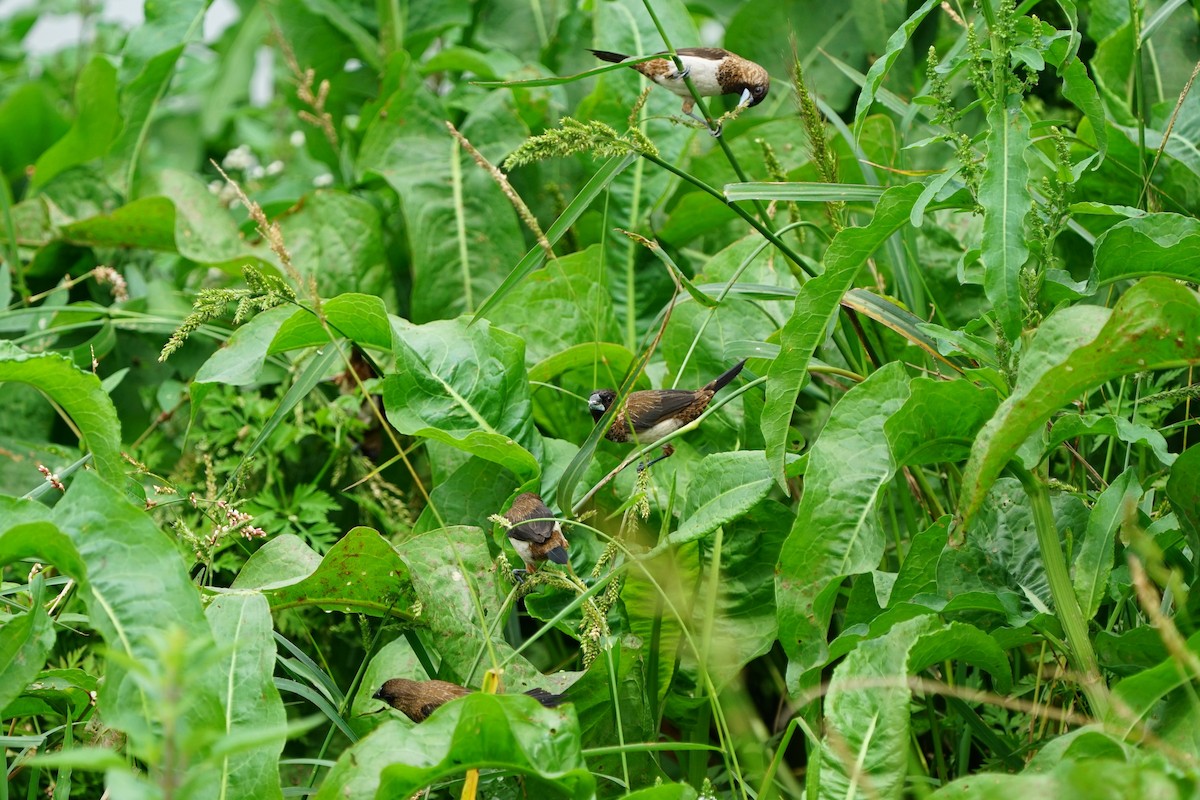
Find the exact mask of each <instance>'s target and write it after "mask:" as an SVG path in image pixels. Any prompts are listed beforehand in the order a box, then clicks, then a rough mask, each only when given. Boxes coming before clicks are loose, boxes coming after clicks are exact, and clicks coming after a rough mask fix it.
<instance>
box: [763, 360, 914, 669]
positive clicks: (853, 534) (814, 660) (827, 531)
mask: <svg viewBox="0 0 1200 800" xmlns="http://www.w3.org/2000/svg"><path fill="white" fill-rule="evenodd" d="M908 392H909V390H908V378H907V377H906V376H905V374H904V369H903V367H902V366H901V365H900V364H899V363H897V362H893V363H891V364H888V365H887V366H885V367H883V368H882V369H880V370H878V371H877V372H875V373H873V374H872V375H871V376H870V377H869V378H867V380H865V381H864V382H862V383H861V384H859V385H858V386H856V387H854V388H853V389H851V390H850V391H849V392H847V393H846V395H845V396H844V397H843V398H842V399H841V400H840V401H839V402H838V404H837V405H836V406H835V407H834V409H833V413H832V415H831V416H830V418H829V422H828V423H827V424H826V425H825V429H824V430H823V431H821V435H820V437H819V438H818V439H817V441H816V443H815V444H814V445H813V446H812V448H811V450H810V451H809V460H808V469H807V471H806V472H805V474H804V496H803V497H802V498H801V500H800V508H799V509H798V510H797V511H796V521H795V523H794V524H793V525H792V530H791V533H790V534H788V538H787V540H786V541H785V542H784V544H783V549H782V552H781V553H780V555H779V566H778V569H777V571H776V577H775V602H776V604H777V606H778V608H779V641H780V642H781V643H782V644H783V648H784V651H785V652H786V653H787V655H788V660H789V665H788V684H789V686H791V687H792V688H793V689H795V688H797V687H798V686H799V683H800V680H801V677H802V676H803V675H804V674H805V673H807V672H808V671H809V670H811V669H814V668H816V667H819V666H821V665H822V664H824V663H825V659H826V656H827V653H828V647H827V645H826V641H825V637H826V631H827V629H828V626H829V620H830V615H831V614H832V611H833V600H834V597H835V594H836V590H837V587H838V585H839V583H840V582H841V579H842V578H844V577H845V576H847V575H856V574H860V573H863V572H867V571H868V570H872V569H874V568H875V567H876V566H878V564H879V560H880V558H881V557H882V556H883V550H884V545H885V538H884V534H883V530H882V528H881V526H880V525H879V522H878V520H877V519H876V517H875V503H876V502H877V500H878V499H879V495H880V493H881V492H882V491H883V489H884V487H885V486H886V485H887V484H888V482H889V481H890V480H891V479H892V475H893V473H894V472H895V468H896V467H895V463H894V462H893V461H892V456H891V453H890V452H889V450H888V446H887V439H886V438H885V436H884V423H885V422H886V421H887V419H888V417H890V416H891V415H892V414H894V413H895V412H896V411H897V410H898V409H899V408H900V407H901V406H902V405H903V404H904V401H905V400H906V399H907V398H908Z"/></svg>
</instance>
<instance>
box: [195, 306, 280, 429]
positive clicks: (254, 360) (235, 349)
mask: <svg viewBox="0 0 1200 800" xmlns="http://www.w3.org/2000/svg"><path fill="white" fill-rule="evenodd" d="M296 313H297V312H296V311H295V309H293V308H291V307H290V306H279V307H276V308H269V309H267V310H266V311H263V312H262V313H260V314H255V315H254V317H253V318H252V319H251V320H250V321H249V322H247V323H246V324H245V325H241V326H239V327H238V328H237V329H236V330H234V332H233V333H232V334H230V336H229V340H228V341H226V342H225V346H224V347H222V348H220V349H219V350H217V351H216V352H215V353H213V354H212V355H211V356H209V357H208V360H207V361H205V362H204V364H202V365H201V366H200V369H199V370H198V371H197V372H196V377H195V378H193V379H192V385H191V396H192V403H191V406H192V420H193V422H194V421H195V419H196V416H197V414H199V413H200V411H201V407H202V406H203V404H204V398H205V397H206V396H207V395H208V393H209V392H210V391H211V390H212V387H213V385H214V384H225V385H226V386H248V385H250V384H252V383H254V382H255V381H257V380H258V379H259V376H261V375H262V372H263V365H264V364H265V363H266V361H267V348H268V347H270V345H271V342H272V341H273V340H274V339H275V335H276V333H277V332H278V331H279V329H280V327H281V326H282V325H283V324H284V322H286V321H287V320H288V319H289V318H290V317H292V316H293V315H294V314H296Z"/></svg>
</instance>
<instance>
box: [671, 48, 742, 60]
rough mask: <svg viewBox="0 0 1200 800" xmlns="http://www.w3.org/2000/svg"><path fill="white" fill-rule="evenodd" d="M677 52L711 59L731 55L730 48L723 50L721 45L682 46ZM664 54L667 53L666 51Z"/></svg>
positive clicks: (682, 54)
mask: <svg viewBox="0 0 1200 800" xmlns="http://www.w3.org/2000/svg"><path fill="white" fill-rule="evenodd" d="M675 52H676V53H678V54H679V55H681V56H691V57H692V58H704V59H707V60H709V61H720V60H721V59H722V58H724V57H725V56H727V55H729V51H728V50H722V49H721V48H719V47H681V48H679V49H678V50H676V51H675ZM663 55H666V54H665V53H664V54H663Z"/></svg>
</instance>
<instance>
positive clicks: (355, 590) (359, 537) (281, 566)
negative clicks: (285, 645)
mask: <svg viewBox="0 0 1200 800" xmlns="http://www.w3.org/2000/svg"><path fill="white" fill-rule="evenodd" d="M313 555H315V554H312V553H309V552H307V545H304V544H303V543H302V542H300V541H299V540H298V539H297V538H296V537H294V536H289V537H279V539H278V540H276V541H273V542H270V543H269V544H268V545H264V546H263V547H262V548H260V549H259V550H258V551H257V552H256V553H255V554H254V555H253V556H251V557H250V559H249V560H248V561H247V562H246V566H245V567H243V569H242V574H241V575H239V576H238V579H237V580H235V581H234V584H233V588H234V589H257V590H259V591H261V592H263V593H264V594H266V595H267V599H268V600H269V601H270V603H271V608H272V609H274V610H280V609H284V608H295V607H298V606H316V607H317V608H322V609H326V610H330V611H342V612H345V613H347V614H351V613H359V614H370V615H371V616H378V617H382V616H387V615H389V614H391V615H393V616H396V617H398V618H400V619H408V618H409V617H410V616H411V612H412V604H413V601H414V599H415V598H414V596H413V591H412V585H411V582H410V579H409V572H408V567H407V566H405V564H404V562H403V561H402V560H401V559H400V556H399V555H397V553H396V551H395V549H394V548H393V547H392V546H391V545H390V544H388V542H387V540H385V539H384V538H383V537H382V536H380V535H379V533H378V532H377V531H375V530H373V529H371V528H364V527H358V528H352V529H351V530H349V531H347V532H346V535H345V536H343V537H342V538H341V539H339V540H338V541H337V543H336V544H335V545H334V546H333V547H331V548H329V552H328V553H326V554H325V557H324V558H323V559H321V563H320V565H318V566H317V567H316V568H315V569H312V570H311V571H309V572H307V574H306V573H305V571H306V570H308V569H309V568H310V567H312V565H313ZM243 576H246V577H245V578H243Z"/></svg>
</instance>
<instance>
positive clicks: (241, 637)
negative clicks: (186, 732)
mask: <svg viewBox="0 0 1200 800" xmlns="http://www.w3.org/2000/svg"><path fill="white" fill-rule="evenodd" d="M205 616H207V617H208V624H209V626H210V627H211V628H212V634H213V638H214V639H215V640H216V641H217V642H220V644H221V657H220V661H219V662H218V664H217V665H216V667H215V668H214V669H213V672H212V675H211V679H212V682H213V684H214V689H215V690H216V692H217V693H218V694H219V695H220V696H221V703H222V705H223V706H224V708H225V726H224V731H223V734H224V739H223V740H218V742H217V746H218V747H220V745H221V743H222V741H224V742H229V743H231V742H233V741H235V740H236V737H238V735H239V734H241V735H243V736H244V735H245V734H247V733H252V732H254V731H255V730H256V729H260V728H264V727H269V726H273V727H275V728H276V729H277V733H276V734H275V735H273V736H270V737H269V738H268V740H267V741H264V742H262V743H261V744H259V745H258V746H256V747H252V748H249V749H240V748H239V749H238V750H237V751H236V752H233V753H230V754H227V755H225V756H223V757H221V758H220V759H219V763H220V783H219V791H220V796H222V797H256V798H264V800H270V799H271V798H282V797H283V793H282V791H281V790H280V786H279V754H280V753H281V752H283V743H284V740H285V739H286V738H287V715H286V713H285V712H284V709H283V701H282V700H281V699H280V697H279V690H278V689H276V688H275V683H274V681H273V680H272V675H273V674H274V671H275V640H274V638H273V637H272V624H271V611H270V609H269V608H268V607H267V601H266V598H264V597H263V596H262V595H261V594H257V593H250V592H247V593H238V594H225V595H221V596H219V597H217V598H216V599H215V600H213V602H212V603H210V604H209V606H208V608H207V609H206V610H205Z"/></svg>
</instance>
